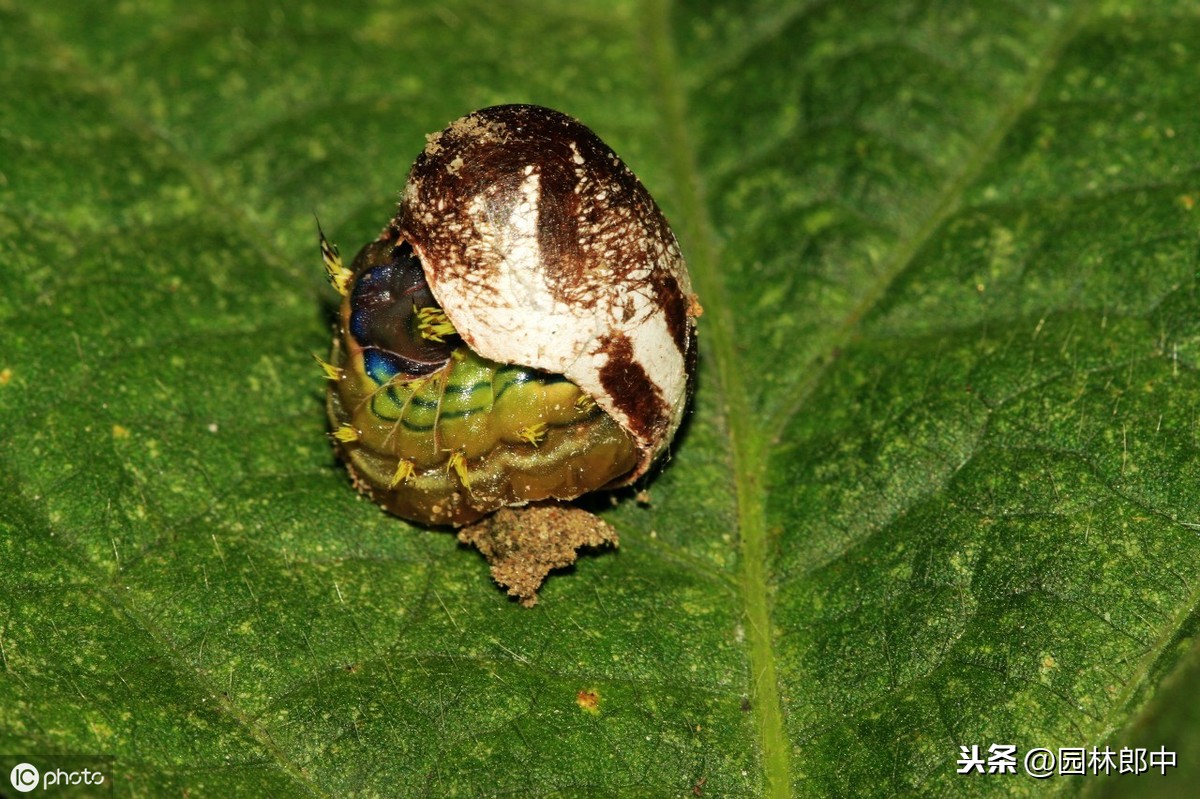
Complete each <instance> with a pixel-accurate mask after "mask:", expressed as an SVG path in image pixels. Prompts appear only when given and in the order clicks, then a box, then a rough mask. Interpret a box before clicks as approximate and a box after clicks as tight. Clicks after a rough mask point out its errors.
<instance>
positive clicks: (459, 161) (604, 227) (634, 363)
mask: <svg viewBox="0 0 1200 799" xmlns="http://www.w3.org/2000/svg"><path fill="white" fill-rule="evenodd" d="M321 249H322V256H323V258H324V260H325V264H326V268H327V270H328V272H329V276H330V280H331V282H332V283H333V285H334V286H335V287H336V288H337V289H338V290H339V292H340V293H341V294H342V295H343V301H342V305H341V312H340V316H339V326H338V331H337V335H336V336H335V338H334V342H333V354H332V357H331V360H330V363H328V364H325V363H323V366H324V367H325V371H326V376H327V377H328V378H329V379H330V381H331V385H330V389H329V395H328V413H329V418H330V421H331V422H332V424H333V427H334V439H335V444H336V447H337V449H338V452H339V453H340V455H341V456H342V457H343V459H344V460H345V461H346V464H347V466H348V467H349V469H350V473H351V474H352V475H353V477H354V481H355V484H356V485H357V487H358V488H359V489H360V490H361V491H363V492H364V493H367V494H369V495H370V496H371V498H372V499H374V500H375V501H376V502H378V503H379V504H381V505H383V506H384V507H385V508H387V509H388V510H390V511H392V512H393V513H396V514H397V515H399V516H402V517H404V518H407V519H410V520H414V521H418V522H425V523H431V524H451V525H455V526H458V525H463V524H468V523H470V522H473V521H475V520H476V519H478V518H480V517H481V516H483V515H485V514H487V513H489V512H491V511H493V510H496V509H498V508H500V507H503V506H507V505H524V504H526V503H529V502H536V501H539V500H543V499H551V498H553V499H561V500H568V499H573V498H575V497H577V496H580V495H581V494H584V493H586V492H589V491H593V490H596V489H599V488H614V487H618V486H622V485H627V484H629V483H631V482H633V481H634V480H635V479H637V478H638V477H640V476H641V475H643V474H644V473H645V472H646V471H647V470H648V469H649V468H650V466H651V464H652V463H653V462H654V461H655V459H656V458H657V457H658V456H660V455H661V454H662V453H663V452H664V450H665V449H666V447H667V445H668V443H669V442H670V440H671V437H672V435H674V433H675V430H676V429H677V428H678V427H679V423H680V421H681V420H682V418H683V414H684V409H685V406H686V405H687V401H688V394H689V389H690V386H691V384H692V381H693V380H694V372H695V364H696V335H695V321H694V318H693V317H694V316H695V315H696V313H697V312H698V311H696V310H694V309H697V308H698V304H697V303H696V302H695V299H694V297H693V296H692V294H691V284H690V280H689V278H688V273H687V267H686V265H685V263H684V260H683V257H682V255H681V254H680V251H679V245H678V244H677V243H676V241H675V236H674V235H673V234H672V232H671V229H670V227H669V226H668V224H667V221H666V219H664V217H663V215H662V212H661V211H660V210H659V208H658V206H657V205H656V204H655V202H654V200H653V199H652V198H651V197H650V195H649V193H648V192H647V191H646V189H645V188H644V187H643V186H642V184H641V182H639V181H638V179H637V178H636V177H635V176H634V175H633V173H632V172H630V171H629V169H628V168H627V167H626V166H625V165H624V164H623V163H622V162H621V160H620V159H619V158H618V157H617V156H616V154H615V153H613V151H612V150H610V149H609V148H608V147H607V146H606V145H605V144H604V143H603V142H601V141H600V139H599V138H598V137H597V136H596V135H595V134H594V133H592V131H591V130H589V129H588V128H586V127H585V126H584V125H582V124H581V123H579V122H578V121H576V120H574V119H572V118H571V117H568V116H566V115H564V114H561V113H559V112H557V111H552V110H550V109H547V108H542V107H539V106H532V105H507V106H496V107H492V108H485V109H483V110H480V111H476V112H474V113H472V114H468V115H467V116H465V117H463V118H462V119H459V120H458V121H456V122H453V123H452V124H451V125H450V126H449V127H448V128H446V129H445V130H444V131H442V132H441V133H438V134H436V135H432V136H430V137H428V139H427V144H426V146H425V150H424V151H423V152H422V153H421V154H420V156H418V157H417V160H416V162H415V163H414V164H413V166H412V169H411V171H410V173H409V176H408V182H407V184H406V186H405V188H404V193H403V197H402V199H401V202H400V206H399V211H398V213H397V214H396V216H395V218H394V219H392V221H391V222H390V223H389V224H388V226H387V227H386V228H384V230H383V232H382V233H381V234H380V235H379V238H378V239H376V240H375V241H373V242H371V243H369V244H367V245H366V246H365V247H363V249H362V250H361V251H360V252H359V253H358V255H357V257H356V258H355V259H354V262H353V263H352V264H351V266H350V267H349V268H346V267H345V266H344V265H343V264H342V261H341V259H340V257H339V256H338V254H337V251H336V250H335V249H334V248H333V247H331V246H330V245H329V244H328V242H327V241H326V240H325V238H324V235H322V237H321Z"/></svg>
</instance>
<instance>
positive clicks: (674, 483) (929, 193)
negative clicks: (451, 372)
mask: <svg viewBox="0 0 1200 799" xmlns="http://www.w3.org/2000/svg"><path fill="white" fill-rule="evenodd" d="M0 66H2V67H3V68H2V69H0V286H2V289H0V335H2V347H0V531H2V533H0V536H2V537H0V613H2V616H0V656H2V657H0V751H3V752H8V753H23V752H28V753H42V754H52V753H104V754H111V755H113V756H115V758H116V761H115V762H116V770H117V794H118V795H120V796H147V797H156V796H193V797H196V796H222V797H234V796H276V797H292V796H296V797H300V796H303V797H308V796H328V797H334V796H338V797H340V796H596V797H599V796H606V797H607V796H622V797H624V796H646V797H658V796H685V797H686V796H691V795H700V794H703V795H705V796H762V795H769V796H773V797H785V796H797V797H807V796H827V795H843V796H877V797H888V796H918V795H921V796H924V795H940V796H1009V795H1013V796H1024V795H1053V796H1076V795H1105V796H1133V795H1139V796H1140V795H1150V794H1151V793H1155V792H1156V795H1163V796H1171V795H1185V792H1186V790H1187V786H1188V785H1189V784H1192V782H1193V781H1195V780H1197V773H1198V770H1197V762H1196V761H1197V760H1198V759H1200V743H1198V736H1200V733H1198V732H1197V725H1198V724H1200V721H1198V720H1197V712H1196V710H1195V707H1194V705H1195V697H1196V696H1197V695H1198V694H1197V692H1198V691H1200V667H1198V666H1197V664H1198V663H1200V655H1198V654H1197V649H1196V646H1197V645H1196V643H1195V641H1196V639H1197V632H1198V627H1200V613H1198V602H1200V540H1198V535H1200V484H1198V478H1200V454H1198V448H1197V447H1198V444H1197V435H1198V434H1200V429H1198V428H1200V414H1198V411H1200V375H1198V373H1197V360H1198V359H1200V297H1198V295H1197V282H1196V278H1197V265H1198V261H1200V224H1198V220H1200V208H1197V207H1196V206H1197V205H1198V204H1200V143H1198V141H1200V140H1198V138H1197V137H1198V135H1200V11H1198V10H1197V7H1196V5H1195V4H1194V3H1191V2H1184V1H1183V0H1179V1H1178V2H1175V1H1173V0H1162V1H1161V2H1132V1H1130V2H1118V1H1117V0H1113V1H1112V2H1066V1H1065V0H1064V2H1056V3H1051V2H996V3H992V2H982V1H980V2H974V3H965V2H964V3H938V2H918V1H917V0H912V2H889V3H854V2H846V3H833V2H821V1H820V0H810V1H809V2H799V1H797V2H782V3H768V2H763V3H744V2H733V1H732V0H707V1H706V2H688V3H682V2H681V3H678V4H675V5H668V4H667V3H665V2H656V1H655V0H646V1H645V2H641V3H637V2H620V3H608V2H580V3H566V2H561V3H559V2H551V0H542V2H530V3H511V4H503V5H500V4H495V3H491V2H476V1H475V0H448V1H447V2H444V3H436V4H432V3H431V4H417V3H410V4H399V3H397V4H392V3H371V2H347V3H336V4H335V3H309V4H264V3H245V4H226V3H216V2H189V3H182V2H180V3H171V2H157V3H156V2H121V3H100V2H97V3H81V2H62V1H61V0H39V1H38V2H20V1H18V0H0ZM503 102H534V103H540V104H544V105H549V106H552V107H555V108H559V109H561V110H564V111H566V112H568V113H571V114H572V115H574V116H576V117H578V118H579V119H581V120H583V121H584V122H585V123H587V124H588V125H589V126H591V127H592V128H593V129H595V130H596V131H597V132H598V133H599V134H600V135H601V137H602V138H604V139H605V140H606V141H607V142H608V143H609V144H610V145H612V146H613V147H614V148H615V149H616V150H617V152H619V153H621V154H622V156H623V157H624V158H625V160H626V161H627V163H628V164H629V165H630V166H631V167H632V168H633V169H634V171H635V172H637V173H638V174H639V176H641V178H642V180H643V182H644V183H645V184H646V185H647V186H648V187H649V189H650V190H651V192H652V193H653V194H654V195H655V196H656V197H657V198H658V200H659V202H660V204H661V205H662V206H663V207H664V209H665V211H666V212H667V215H668V217H669V218H670V219H672V221H673V223H674V224H675V226H676V231H677V233H678V235H679V237H680V239H681V242H682V244H683V246H684V249H685V252H686V254H687V255H688V257H689V262H690V264H691V268H692V273H693V277H694V281H695V286H696V290H697V291H698V293H699V294H700V296H701V299H702V301H703V303H704V306H705V309H706V313H705V315H704V316H703V318H702V319H701V320H700V336H701V359H702V362H701V369H700V375H699V391H698V393H697V399H696V405H695V412H694V414H693V415H692V417H691V419H690V422H689V424H688V426H687V427H686V429H685V431H684V433H683V435H682V436H681V438H680V439H679V440H678V441H677V443H676V445H675V446H674V448H673V451H672V457H671V460H670V462H669V464H667V466H666V468H664V469H663V470H662V471H661V473H660V474H659V475H658V476H657V478H656V479H655V480H654V481H653V482H652V483H651V484H650V485H649V491H650V494H651V497H652V502H651V504H650V505H649V506H648V507H644V506H640V505H638V504H637V503H635V502H633V501H632V500H631V499H630V497H628V496H623V497H622V501H620V502H619V503H618V504H617V505H616V506H615V507H613V508H611V509H610V510H607V511H605V512H604V517H605V518H606V519H607V520H608V521H609V522H611V523H612V524H613V525H614V526H615V527H616V528H617V529H618V530H619V531H620V534H621V537H622V546H621V549H620V550H619V552H617V553H607V554H601V555H597V556H589V557H585V558H583V559H582V561H581V562H580V563H579V564H578V565H577V566H576V567H575V568H573V569H572V570H570V571H568V572H566V573H563V574H560V575H558V576H555V577H553V578H552V579H551V580H550V581H549V582H548V584H547V585H546V586H545V588H544V589H543V592H542V602H541V604H540V605H539V606H538V607H537V608H536V609H534V610H532V611H530V610H525V609H522V608H520V607H519V606H517V605H516V604H515V603H513V602H512V601H510V600H508V599H507V598H506V597H505V596H504V595H503V593H502V592H501V591H500V590H498V589H497V588H496V587H495V586H494V585H493V584H492V583H491V581H490V580H489V578H488V573H487V567H486V564H485V563H484V562H483V560H482V559H481V558H480V557H479V556H478V554H477V553H475V552H474V551H472V550H468V549H464V548H461V547H459V546H458V545H456V544H455V541H454V539H453V537H452V536H451V535H447V534H444V533H436V532H427V531H421V530H418V529H415V528H412V527H410V526H408V525H406V524H404V523H402V522H400V521H398V520H396V519H394V518H390V517H387V516H385V515H384V514H382V513H380V512H379V511H378V510H377V509H376V508H375V507H374V506H372V505H370V504H369V503H367V502H364V501H360V500H359V499H358V498H357V497H356V495H355V493H354V492H353V490H352V489H351V488H350V486H349V483H348V480H347V478H346V475H345V473H344V471H343V470H342V469H341V468H340V467H339V466H338V465H337V464H336V463H335V462H334V460H333V457H332V454H331V450H330V447H329V445H328V442H327V440H326V437H325V432H326V422H325V418H324V413H323V410H322V392H323V389H324V386H323V384H322V380H321V377H320V374H319V371H318V370H317V369H316V367H315V365H314V364H313V362H312V360H311V358H310V354H311V353H314V352H316V353H321V352H324V351H325V350H326V348H327V346H328V339H329V336H330V329H329V323H328V311H329V308H330V305H331V304H332V297H331V296H330V295H331V292H330V290H329V289H328V288H327V286H325V285H324V278H323V275H322V270H321V267H320V259H319V256H318V253H317V248H316V241H315V225H314V222H313V212H314V211H315V212H316V213H318V214H319V215H320V218H321V222H322V224H323V226H324V228H325V230H326V231H327V232H328V233H329V234H330V236H331V238H333V239H334V240H336V241H337V242H338V243H340V245H341V247H342V250H343V252H348V253H352V252H353V251H354V250H355V249H356V248H357V247H358V246H359V245H360V244H361V243H363V242H365V241H367V240H368V239H369V238H370V237H372V236H373V235H374V233H375V232H376V231H377V230H378V228H379V227H380V226H381V225H382V224H383V223H384V222H385V221H386V219H387V218H388V217H389V216H390V213H391V208H392V205H393V203H394V202H395V199H396V197H397V192H398V190H399V189H400V187H401V186H402V185H403V181H404V176H405V174H406V171H407V168H408V165H409V163H410V162H411V160H412V158H413V157H415V155H416V154H417V152H419V150H420V149H421V148H422V146H423V143H424V139H423V136H424V135H425V134H426V133H429V132H432V131H436V130H439V129H441V128H442V127H443V126H444V125H445V124H446V123H447V122H449V121H450V120H451V119H454V118H456V117H458V116H460V115H461V114H463V113H465V112H467V111H469V110H471V109H473V108H477V107H481V106H485V105H491V104H495V103H503ZM585 689H587V690H595V691H596V692H598V693H599V695H600V706H599V712H598V713H588V712H585V711H583V710H582V709H581V708H580V707H579V705H578V704H577V703H576V695H577V693H578V692H579V691H581V690H585ZM1135 741H1136V742H1138V744H1137V745H1143V746H1149V747H1152V748H1158V747H1161V746H1165V747H1166V748H1168V749H1176V750H1178V751H1179V753H1180V767H1179V768H1178V769H1176V770H1175V771H1174V772H1172V773H1169V774H1168V776H1166V777H1161V776H1157V775H1155V776H1148V775H1143V776H1141V777H1124V778H1119V779H1118V778H1113V779H1107V780H1105V779H1095V778H1078V777H1075V778H1070V777H1065V778H1064V777H1055V778H1052V779H1050V780H1046V781H1044V782H1043V781H1037V780H1033V779H1031V778H1029V777H1026V776H1024V775H1022V774H1018V775H1016V776H1009V775H982V776H980V775H975V776H973V777H964V776H959V775H957V774H956V773H955V768H956V762H955V761H956V759H957V758H958V756H959V746H960V745H963V744H979V745H980V746H981V747H983V748H985V749H986V747H987V745H989V744H992V743H1011V744H1016V745H1017V746H1018V747H1019V748H1020V750H1021V751H1024V750H1025V749H1026V748H1028V747H1033V746H1045V747H1051V748H1055V747H1059V746H1086V747H1091V746H1103V745H1106V744H1111V745H1113V746H1114V747H1116V748H1119V747H1121V746H1126V745H1133V742H1135Z"/></svg>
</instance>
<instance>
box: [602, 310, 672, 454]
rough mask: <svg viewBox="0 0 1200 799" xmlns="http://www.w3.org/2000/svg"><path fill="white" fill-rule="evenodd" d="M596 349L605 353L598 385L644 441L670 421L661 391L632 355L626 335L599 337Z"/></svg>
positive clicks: (631, 429)
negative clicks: (598, 345)
mask: <svg viewBox="0 0 1200 799" xmlns="http://www.w3.org/2000/svg"><path fill="white" fill-rule="evenodd" d="M600 351H601V352H603V353H604V354H605V355H607V356H608V361H607V363H605V364H604V366H603V367H602V368H601V369H600V384H601V385H603V386H604V390H605V391H606V392H607V393H608V395H609V396H610V397H612V399H613V402H614V403H615V404H616V406H617V408H618V409H619V410H620V411H621V412H622V413H624V414H625V415H626V416H628V417H629V428H630V432H632V433H633V434H634V435H635V436H637V437H638V438H639V439H641V440H643V441H645V440H648V439H649V438H651V437H653V436H654V435H655V433H656V432H657V431H661V430H666V429H667V428H668V427H670V424H671V409H670V408H668V407H667V403H666V402H665V401H664V400H663V397H662V392H661V391H659V388H658V386H656V385H655V384H654V382H653V381H652V380H651V379H650V377H649V375H647V374H646V370H645V369H643V368H642V365H641V364H640V363H638V362H637V361H636V360H635V359H634V357H633V346H632V345H631V344H630V343H629V337H628V336H626V335H624V334H623V333H614V334H611V335H608V336H605V337H604V338H603V339H601V343H600Z"/></svg>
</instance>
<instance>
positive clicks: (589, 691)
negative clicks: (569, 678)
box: [575, 688, 600, 714]
mask: <svg viewBox="0 0 1200 799" xmlns="http://www.w3.org/2000/svg"><path fill="white" fill-rule="evenodd" d="M575 704H577V705H579V706H580V707H581V708H583V709H584V710H585V711H586V712H588V713H592V714H598V713H599V712H600V692H599V691H597V690H596V689H594V688H584V689H583V690H582V691H580V692H579V693H577V694H575Z"/></svg>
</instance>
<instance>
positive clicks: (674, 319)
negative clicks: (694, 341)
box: [650, 269, 691, 355]
mask: <svg viewBox="0 0 1200 799" xmlns="http://www.w3.org/2000/svg"><path fill="white" fill-rule="evenodd" d="M650 284H651V285H652V286H653V287H654V295H655V302H656V303H657V304H658V307H659V308H662V310H663V313H664V314H665V315H666V317H667V330H668V331H669V332H670V334H671V340H672V341H674V342H675V346H676V348H677V349H678V350H679V354H680V355H683V354H685V353H687V351H688V344H689V339H690V338H691V336H690V335H689V332H690V329H691V320H690V319H689V318H688V300H687V298H686V297H684V296H683V292H682V291H680V290H679V281H678V280H676V279H675V276H674V275H672V274H671V273H670V272H668V271H666V270H665V269H655V270H654V271H653V272H651V273H650Z"/></svg>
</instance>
